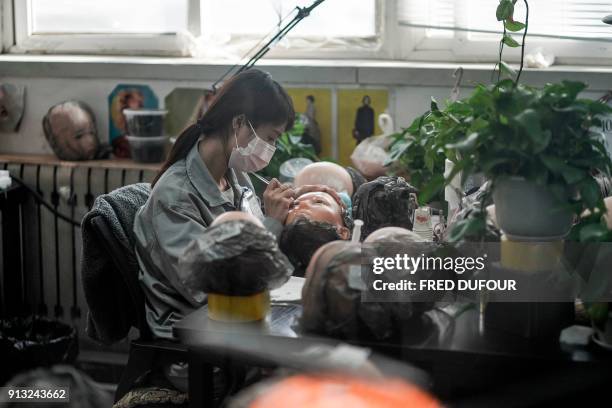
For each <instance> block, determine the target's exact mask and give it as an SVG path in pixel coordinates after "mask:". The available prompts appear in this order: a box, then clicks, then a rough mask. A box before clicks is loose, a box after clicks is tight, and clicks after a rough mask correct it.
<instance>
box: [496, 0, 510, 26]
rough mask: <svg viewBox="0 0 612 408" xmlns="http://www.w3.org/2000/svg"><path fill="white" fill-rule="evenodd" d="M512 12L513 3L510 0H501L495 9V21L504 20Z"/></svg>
mask: <svg viewBox="0 0 612 408" xmlns="http://www.w3.org/2000/svg"><path fill="white" fill-rule="evenodd" d="M513 14H514V4H513V3H512V1H510V0H501V1H500V2H499V5H498V6H497V10H495V17H497V21H502V20H506V19H507V18H510V17H512V15H513Z"/></svg>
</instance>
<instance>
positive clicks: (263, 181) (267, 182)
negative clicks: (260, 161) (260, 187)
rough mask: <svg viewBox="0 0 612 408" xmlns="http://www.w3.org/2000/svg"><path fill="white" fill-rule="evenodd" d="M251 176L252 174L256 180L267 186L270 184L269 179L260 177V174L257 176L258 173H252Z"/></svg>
mask: <svg viewBox="0 0 612 408" xmlns="http://www.w3.org/2000/svg"><path fill="white" fill-rule="evenodd" d="M249 174H250V175H251V176H255V178H256V179H257V180H259V181H261V182H262V183H264V184H265V185H266V186H267V185H268V184H270V180H268V179H267V178H265V177H263V176H260V175H259V174H257V173H251V172H249Z"/></svg>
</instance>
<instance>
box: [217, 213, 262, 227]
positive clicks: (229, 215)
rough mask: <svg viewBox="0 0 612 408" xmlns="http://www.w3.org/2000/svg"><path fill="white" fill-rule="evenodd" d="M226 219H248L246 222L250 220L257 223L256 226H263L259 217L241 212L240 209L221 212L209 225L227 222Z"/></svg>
mask: <svg viewBox="0 0 612 408" xmlns="http://www.w3.org/2000/svg"><path fill="white" fill-rule="evenodd" d="M228 221H248V222H252V223H253V224H255V225H257V226H258V227H261V228H264V225H263V223H262V222H261V221H260V220H259V218H257V217H255V216H253V215H251V214H248V213H245V212H242V211H228V212H225V213H223V214H221V215H220V216H218V217H217V218H215V219H214V221H213V222H212V224H211V226H214V225H218V224H222V223H224V222H228Z"/></svg>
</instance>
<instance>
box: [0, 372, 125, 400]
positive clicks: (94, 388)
mask: <svg viewBox="0 0 612 408" xmlns="http://www.w3.org/2000/svg"><path fill="white" fill-rule="evenodd" d="M6 386H7V387H14V388H35V389H44V390H49V391H54V390H58V389H60V388H65V389H68V393H67V396H68V401H66V402H48V403H43V404H41V403H40V402H36V401H33V402H30V401H26V402H25V403H24V401H23V400H17V401H13V402H8V401H7V402H6V403H4V404H3V403H1V402H0V408H27V407H34V408H43V407H63V408H109V407H111V406H112V405H113V396H112V395H111V393H110V392H108V391H105V390H104V389H103V388H102V387H101V386H100V385H98V384H96V383H95V382H94V381H93V380H92V379H91V378H89V376H87V375H86V374H85V373H83V372H81V371H79V370H77V369H76V368H74V367H72V366H68V365H56V366H53V367H50V368H37V369H34V370H31V371H27V372H24V373H21V374H19V375H17V376H16V377H14V378H12V379H11V380H10V381H9V382H8V383H7V384H6ZM58 395H59V393H58Z"/></svg>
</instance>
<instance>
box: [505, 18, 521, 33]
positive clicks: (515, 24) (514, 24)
mask: <svg viewBox="0 0 612 408" xmlns="http://www.w3.org/2000/svg"><path fill="white" fill-rule="evenodd" d="M504 26H505V27H506V30H508V31H512V32H517V31H521V30H522V29H523V28H525V24H523V23H521V22H520V21H514V20H510V19H506V21H504Z"/></svg>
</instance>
